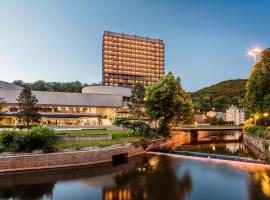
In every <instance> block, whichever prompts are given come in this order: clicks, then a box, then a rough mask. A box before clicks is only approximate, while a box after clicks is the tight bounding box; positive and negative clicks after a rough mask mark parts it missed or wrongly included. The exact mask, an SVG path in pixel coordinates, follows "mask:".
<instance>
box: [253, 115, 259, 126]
mask: <svg viewBox="0 0 270 200" xmlns="http://www.w3.org/2000/svg"><path fill="white" fill-rule="evenodd" d="M258 118H259V117H258V116H255V117H254V119H255V120H254V124H255V125H256V124H257V119H258Z"/></svg>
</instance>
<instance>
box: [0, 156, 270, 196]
mask: <svg viewBox="0 0 270 200" xmlns="http://www.w3.org/2000/svg"><path fill="white" fill-rule="evenodd" d="M269 175H270V174H269V171H267V170H265V169H263V168H258V170H257V171H256V170H255V171H254V170H252V172H249V171H246V170H244V169H243V170H241V169H236V168H233V167H230V166H228V165H225V164H213V163H209V162H202V161H196V160H188V159H180V158H177V157H171V156H164V155H163V156H157V155H146V156H140V157H136V158H132V159H131V160H129V162H128V163H125V164H122V165H118V166H112V165H110V164H106V165H101V166H99V167H95V168H94V167H80V168H73V169H61V170H53V171H51V170H50V171H41V172H28V173H23V174H12V175H8V174H7V175H2V176H0V199H30V200H31V199H33V200H36V199H65V200H69V199H76V200H80V199H97V200H101V199H103V200H146V199H150V200H152V199H153V200H184V199H187V200H195V199H207V200H211V199H213V200H214V199H215V200H216V199H219V200H225V199H238V200H242V199H248V200H256V199H260V200H266V199H270V182H269V180H270V179H269V177H270V176H269Z"/></svg>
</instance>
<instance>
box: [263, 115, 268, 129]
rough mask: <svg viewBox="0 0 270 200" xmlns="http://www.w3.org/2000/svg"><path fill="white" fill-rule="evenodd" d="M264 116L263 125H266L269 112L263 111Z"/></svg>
mask: <svg viewBox="0 0 270 200" xmlns="http://www.w3.org/2000/svg"><path fill="white" fill-rule="evenodd" d="M263 116H264V126H265V127H266V125H267V117H268V116H269V113H263Z"/></svg>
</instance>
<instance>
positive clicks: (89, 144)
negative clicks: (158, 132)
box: [54, 136, 140, 149]
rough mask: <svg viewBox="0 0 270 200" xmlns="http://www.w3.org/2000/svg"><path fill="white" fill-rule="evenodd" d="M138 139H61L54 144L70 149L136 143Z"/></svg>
mask: <svg viewBox="0 0 270 200" xmlns="http://www.w3.org/2000/svg"><path fill="white" fill-rule="evenodd" d="M139 140H140V137H135V136H132V137H129V138H128V137H122V138H116V139H112V140H96V141H66V142H64V141H61V142H57V143H56V144H55V145H54V146H55V147H56V148H57V149H70V148H82V147H105V146H110V145H114V144H123V143H129V142H131V143H136V142H138V141H139Z"/></svg>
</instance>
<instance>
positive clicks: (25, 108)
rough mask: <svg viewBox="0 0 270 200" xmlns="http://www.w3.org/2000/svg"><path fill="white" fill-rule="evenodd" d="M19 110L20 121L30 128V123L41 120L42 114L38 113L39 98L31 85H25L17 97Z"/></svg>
mask: <svg viewBox="0 0 270 200" xmlns="http://www.w3.org/2000/svg"><path fill="white" fill-rule="evenodd" d="M17 102H18V107H19V112H18V117H19V119H20V121H21V122H22V123H23V124H25V125H26V126H27V128H29V126H30V125H32V124H35V123H38V122H39V121H40V114H39V113H38V107H37V106H36V104H37V103H38V99H37V98H36V96H35V95H33V94H32V91H31V89H30V88H29V87H25V88H24V89H23V90H22V91H21V93H20V95H19V98H18V99H17Z"/></svg>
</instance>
